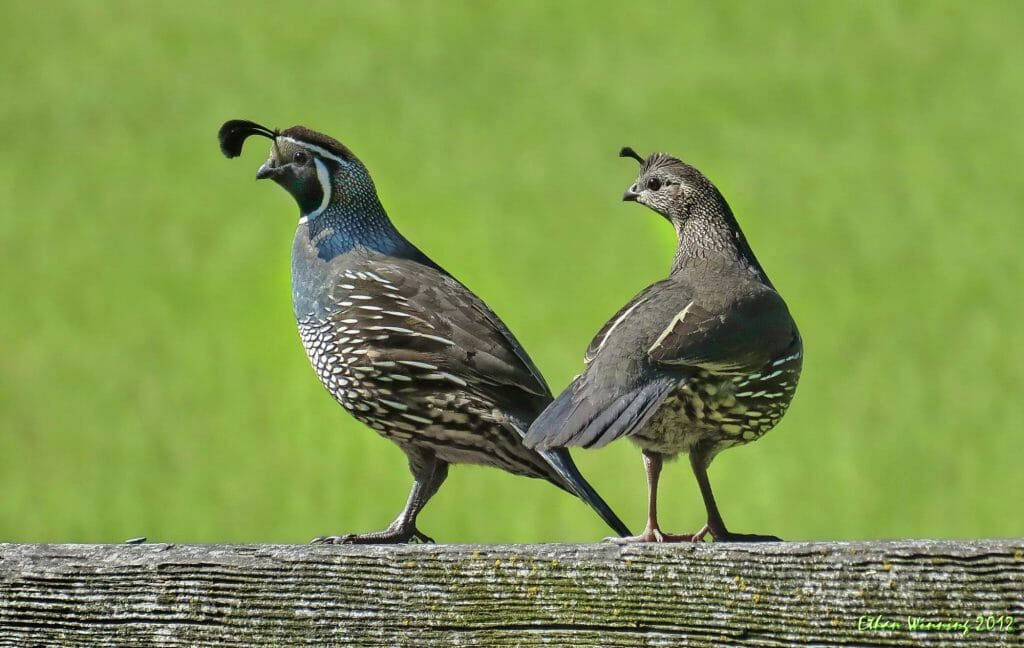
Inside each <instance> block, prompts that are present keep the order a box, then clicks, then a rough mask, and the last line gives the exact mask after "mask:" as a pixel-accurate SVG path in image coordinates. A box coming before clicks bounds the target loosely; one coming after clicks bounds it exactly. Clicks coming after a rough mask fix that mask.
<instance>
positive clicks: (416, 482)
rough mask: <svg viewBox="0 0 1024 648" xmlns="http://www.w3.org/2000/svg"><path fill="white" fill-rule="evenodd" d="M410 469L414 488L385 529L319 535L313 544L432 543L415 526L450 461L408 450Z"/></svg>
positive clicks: (446, 471) (442, 481)
mask: <svg viewBox="0 0 1024 648" xmlns="http://www.w3.org/2000/svg"><path fill="white" fill-rule="evenodd" d="M409 470H411V471H412V474H413V483H412V490H410V491H409V499H408V501H406V503H405V508H404V509H402V512H401V513H399V515H398V517H397V518H395V521H394V522H392V523H391V524H389V525H388V527H387V528H386V529H383V530H382V531H372V532H369V533H349V534H346V535H341V536H318V537H316V538H313V540H311V541H310V543H311V544H398V543H403V542H424V543H433V542H434V539H433V538H431V537H430V536H428V535H427V534H425V533H423V532H422V531H420V530H419V529H418V528H416V517H417V516H418V515H419V514H420V511H422V510H423V507H424V506H425V505H426V503H427V501H428V500H430V498H431V497H433V495H434V493H436V492H437V489H438V488H440V487H441V484H442V483H444V480H445V478H446V477H447V476H448V464H447V463H445V462H443V461H441V460H440V459H437V458H436V457H434V456H433V455H432V454H431V455H427V454H424V453H420V452H413V451H409Z"/></svg>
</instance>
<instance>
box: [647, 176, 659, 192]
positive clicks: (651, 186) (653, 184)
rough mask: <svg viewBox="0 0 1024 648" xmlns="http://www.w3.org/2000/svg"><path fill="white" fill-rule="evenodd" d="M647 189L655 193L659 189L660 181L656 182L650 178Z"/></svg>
mask: <svg viewBox="0 0 1024 648" xmlns="http://www.w3.org/2000/svg"><path fill="white" fill-rule="evenodd" d="M647 188H648V189H650V190H651V191H657V190H658V189H661V180H658V179H657V178H651V179H650V180H648V181H647Z"/></svg>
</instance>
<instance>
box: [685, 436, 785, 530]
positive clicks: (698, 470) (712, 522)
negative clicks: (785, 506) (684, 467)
mask: <svg viewBox="0 0 1024 648" xmlns="http://www.w3.org/2000/svg"><path fill="white" fill-rule="evenodd" d="M710 462H711V458H710V456H708V453H707V452H706V450H705V449H703V448H694V449H693V450H691V451H690V467H691V468H693V475H694V477H696V478H697V485H698V486H700V494H701V497H703V498H704V508H706V509H707V512H708V523H707V524H705V525H704V528H703V529H701V530H700V531H699V532H698V533H696V534H694V537H695V538H697V537H698V536H699V537H700V538H701V539H703V537H704V536H705V535H706V534H708V533H710V534H711V537H712V538H713V539H714V541H715V542H781V541H782V539H781V538H777V537H775V536H773V535H759V534H756V533H733V532H732V531H729V530H728V529H726V528H725V522H723V521H722V515H721V514H720V513H719V512H718V504H717V503H716V502H715V495H714V493H712V492H711V482H710V481H709V480H708V464H709V463H710Z"/></svg>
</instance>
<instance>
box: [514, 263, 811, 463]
mask: <svg viewBox="0 0 1024 648" xmlns="http://www.w3.org/2000/svg"><path fill="white" fill-rule="evenodd" d="M722 295H734V297H732V298H731V299H728V300H726V299H725V298H723V297H722ZM795 334H796V329H795V326H794V324H793V321H792V319H791V317H790V315H789V311H788V309H787V308H786V305H785V303H784V302H783V301H782V298H781V297H779V296H778V294H777V293H775V291H774V290H772V289H771V288H769V287H767V286H763V285H761V284H756V285H753V284H751V285H746V286H742V290H735V289H734V290H731V291H730V290H723V287H721V286H717V285H714V283H713V282H712V283H711V284H710V285H709V286H708V290H706V291H703V290H702V291H700V292H699V293H698V292H697V291H695V290H693V289H692V288H691V287H689V286H687V285H686V284H680V283H672V282H667V281H662V282H658V283H656V284H653V285H651V286H650V287H648V288H647V289H646V290H644V291H643V292H641V293H640V294H639V295H637V296H636V297H635V298H634V299H633V300H632V301H631V302H630V303H629V304H627V305H626V306H624V307H623V308H622V309H620V311H619V312H618V313H616V315H615V316H613V317H612V318H611V319H610V320H609V321H608V323H607V324H605V326H604V327H603V328H602V329H601V332H599V333H598V335H597V336H596V337H595V338H594V341H593V342H591V344H590V348H589V349H588V350H587V355H586V359H587V362H588V367H587V370H586V371H585V372H584V373H583V374H582V375H580V376H579V377H577V378H576V380H574V381H573V383H572V384H571V385H570V386H569V387H568V388H567V389H566V390H565V391H564V392H563V393H562V394H560V395H559V396H558V398H556V399H555V401H554V402H553V403H552V404H551V405H550V406H548V408H547V409H545V411H544V412H543V413H542V414H541V415H540V416H539V417H538V418H537V420H536V421H535V422H534V424H533V426H531V428H530V430H529V432H528V434H527V436H526V443H527V445H529V446H531V447H537V448H551V447H564V446H584V447H601V446H604V445H606V444H608V443H610V442H612V441H614V440H615V439H618V438H620V437H623V436H630V435H632V434H634V433H636V432H637V431H638V430H640V429H642V428H643V426H644V425H646V423H647V422H648V421H649V420H650V418H651V416H653V415H654V413H655V412H657V410H658V408H659V407H660V406H661V404H662V403H663V402H664V400H665V398H667V397H668V396H669V395H670V394H671V393H672V392H673V390H674V389H675V388H676V386H677V385H678V384H679V382H680V380H683V379H684V378H685V377H686V376H688V375H692V374H693V373H694V372H695V371H697V370H700V369H704V370H707V371H713V372H725V373H733V372H735V373H740V372H753V371H756V370H757V369H758V368H760V367H763V366H764V365H765V364H767V363H768V362H770V361H771V360H772V359H774V358H775V357H777V356H778V354H779V353H781V352H783V351H784V350H785V349H787V348H788V347H789V345H790V344H791V343H792V341H793V337H794V335H795Z"/></svg>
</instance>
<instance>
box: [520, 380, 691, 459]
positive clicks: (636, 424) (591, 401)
mask: <svg viewBox="0 0 1024 648" xmlns="http://www.w3.org/2000/svg"><path fill="white" fill-rule="evenodd" d="M677 383H678V379H676V378H674V377H671V376H663V377H660V378H657V379H654V380H651V381H649V382H647V383H645V384H643V385H640V386H639V387H637V388H636V389H634V390H632V391H629V392H626V393H625V394H621V395H618V396H614V395H613V396H611V397H609V398H605V399H597V398H591V397H590V396H589V394H588V392H587V390H586V387H585V385H583V384H580V383H579V379H577V383H574V384H573V385H570V386H569V388H567V389H566V390H565V391H563V392H562V394H561V395H560V396H559V397H558V398H556V399H555V401H554V402H553V403H551V404H550V405H548V407H547V408H546V409H545V410H544V411H543V412H541V415H540V416H538V417H537V420H535V421H534V422H533V425H531V426H530V430H529V431H528V432H527V434H526V438H525V439H524V440H523V442H524V443H525V444H526V446H527V447H531V448H536V449H538V450H547V449H549V448H561V447H566V446H583V447H585V448H600V447H603V446H605V445H607V444H609V443H611V442H612V441H614V440H615V439H618V438H619V437H622V436H629V435H630V434H632V433H634V432H635V431H637V430H639V429H640V428H642V427H643V426H644V424H645V423H647V421H648V420H649V419H650V418H651V416H653V415H654V413H655V412H657V411H658V407H659V406H660V405H661V403H662V401H664V400H665V397H666V396H668V395H669V393H671V391H672V390H673V389H674V388H675V387H676V385H677Z"/></svg>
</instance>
